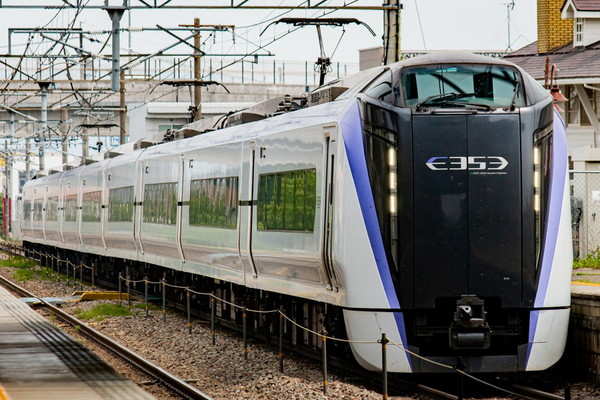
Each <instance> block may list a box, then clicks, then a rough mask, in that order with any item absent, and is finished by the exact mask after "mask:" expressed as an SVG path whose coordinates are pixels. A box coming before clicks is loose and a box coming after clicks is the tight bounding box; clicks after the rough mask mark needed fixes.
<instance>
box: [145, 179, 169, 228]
mask: <svg viewBox="0 0 600 400" xmlns="http://www.w3.org/2000/svg"><path fill="white" fill-rule="evenodd" d="M143 206H144V212H143V213H144V222H148V223H151V224H163V225H175V224H176V223H177V183H174V182H173V183H154V184H148V185H145V186H144V203H143Z"/></svg>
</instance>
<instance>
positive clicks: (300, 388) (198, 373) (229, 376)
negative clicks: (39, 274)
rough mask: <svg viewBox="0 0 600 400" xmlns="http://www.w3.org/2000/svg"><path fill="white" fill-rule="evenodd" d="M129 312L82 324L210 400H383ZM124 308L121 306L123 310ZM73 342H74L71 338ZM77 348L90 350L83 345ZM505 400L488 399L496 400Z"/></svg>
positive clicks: (269, 355) (255, 346) (294, 364)
mask: <svg viewBox="0 0 600 400" xmlns="http://www.w3.org/2000/svg"><path fill="white" fill-rule="evenodd" d="M13 272H14V269H13V268H9V267H3V268H0V274H2V275H3V276H5V277H7V278H9V279H10V278H12V275H13ZM17 283H18V284H19V285H20V286H22V287H24V288H25V289H27V290H29V291H31V292H33V293H35V294H37V295H38V296H41V297H59V298H65V297H68V296H70V294H71V293H72V292H73V291H75V290H79V284H77V285H76V286H67V284H66V282H65V281H62V282H56V281H41V280H29V281H26V282H17ZM84 290H92V288H91V287H89V286H88V287H84ZM103 302H110V303H115V302H114V301H89V302H77V303H67V304H65V305H63V306H62V308H63V309H65V310H67V311H69V312H71V313H73V312H75V311H79V310H86V309H91V308H93V307H94V306H96V305H98V304H101V303H103ZM132 304H133V306H134V307H133V308H132V313H133V315H132V316H126V317H112V318H108V319H105V320H102V321H99V322H89V321H88V322H87V323H88V324H90V325H91V326H93V327H94V328H96V329H98V330H99V331H101V332H102V333H104V334H105V335H107V336H109V337H111V338H113V339H115V340H117V341H118V342H120V343H121V344H123V345H125V346H127V347H128V348H130V349H131V350H133V351H134V352H137V353H138V354H140V355H142V356H143V357H145V358H146V359H148V360H149V361H151V362H153V363H155V364H157V365H159V366H160V367H162V368H164V369H165V370H167V371H169V372H171V373H172V374H174V375H176V376H178V377H179V378H181V379H184V380H186V381H189V382H191V383H193V384H194V385H196V386H197V387H198V388H199V389H200V390H201V391H203V392H205V393H207V394H209V395H210V396H212V397H213V398H214V399H215V400H232V399H235V400H237V399H239V400H259V399H286V400H287V399H298V400H300V399H302V400H304V399H306V400H312V399H353V400H354V399H360V400H368V399H382V394H381V392H380V389H379V388H377V387H374V386H373V385H371V386H370V387H368V388H367V387H364V386H362V385H361V384H359V383H357V382H360V381H361V379H357V378H356V377H352V378H344V377H342V376H338V375H336V374H334V373H331V372H330V373H329V376H328V388H327V394H324V393H323V390H322V379H323V378H322V372H321V368H320V365H319V364H318V363H311V362H308V361H304V360H303V359H301V358H298V357H294V356H287V358H286V359H285V369H284V372H283V373H281V372H279V363H278V357H277V350H276V349H275V348H272V347H269V346H266V345H263V344H261V343H253V342H250V344H249V353H248V359H247V360H244V354H243V342H242V338H241V336H239V335H237V334H235V333H230V332H226V331H222V330H218V331H217V334H216V344H215V345H214V346H213V345H212V339H211V332H210V324H209V323H207V322H206V321H202V320H198V319H194V320H193V324H192V333H191V334H190V333H189V331H188V325H187V319H186V317H185V316H183V315H182V314H181V313H178V312H169V313H168V314H167V320H166V322H164V321H163V315H162V312H161V310H160V309H154V310H151V311H150V315H149V316H148V317H146V316H145V311H144V309H143V303H142V302H136V301H134V302H132ZM124 305H125V306H126V303H125V302H124ZM136 305H137V307H136ZM40 312H44V311H43V310H41V311H40ZM73 334H74V335H75V336H76V335H77V333H76V332H73ZM81 340H82V341H84V343H85V344H86V345H89V343H88V341H87V340H85V339H81ZM89 347H91V348H92V350H94V351H95V352H96V353H97V354H98V355H99V356H101V357H102V358H104V359H105V360H106V361H107V362H108V363H109V364H111V365H113V367H114V368H115V369H117V370H118V371H119V372H120V373H122V374H123V375H124V376H126V377H127V378H128V379H130V380H132V381H134V382H136V383H138V384H139V385H140V386H142V387H143V388H144V389H145V390H147V391H148V392H149V393H151V394H153V395H154V396H155V397H156V398H157V399H165V400H170V399H173V398H176V397H173V396H172V395H170V394H168V393H167V392H165V391H164V389H162V388H159V387H156V385H153V384H152V383H151V382H147V381H146V380H147V379H148V378H146V377H144V376H143V375H141V374H140V373H139V372H137V371H135V370H133V368H131V367H129V366H127V365H125V364H124V363H123V362H121V361H118V360H116V359H115V357H113V356H111V355H110V354H106V352H105V351H103V350H97V346H92V345H90V346H89ZM598 395H600V392H597V391H595V389H593V388H590V387H589V386H587V385H581V387H580V388H579V389H576V390H574V393H573V396H572V398H573V399H581V400H584V399H591V398H597V397H595V396H598ZM588 396H592V397H588ZM388 398H389V399H394V400H399V399H410V398H411V397H402V396H389V397H388ZM413 398H414V397H413ZM503 398H504V397H494V399H503ZM490 399H492V398H490Z"/></svg>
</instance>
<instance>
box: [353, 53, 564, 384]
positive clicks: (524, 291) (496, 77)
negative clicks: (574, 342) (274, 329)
mask: <svg viewBox="0 0 600 400" xmlns="http://www.w3.org/2000/svg"><path fill="white" fill-rule="evenodd" d="M396 66H397V68H395V67H392V68H391V69H388V70H386V71H384V72H383V73H382V75H380V76H379V77H378V78H376V79H375V80H374V81H373V82H372V83H371V84H370V85H369V86H367V88H366V89H365V90H364V91H363V93H362V94H360V95H358V98H359V101H360V103H361V117H362V128H363V132H362V135H363V140H364V148H365V155H366V168H367V170H368V177H369V181H370V190H371V191H372V199H373V202H374V208H375V209H376V214H377V221H376V225H377V227H378V228H379V229H378V231H379V234H380V239H381V243H382V245H383V252H382V253H381V254H382V256H381V257H379V258H377V257H376V259H377V263H384V264H385V265H387V267H386V268H389V274H383V275H382V280H384V281H385V280H386V279H389V280H390V281H389V282H384V285H383V286H384V287H393V291H394V293H388V299H389V298H391V297H394V296H395V298H394V299H393V300H392V301H389V304H390V309H391V310H390V312H391V313H392V314H393V315H394V320H395V321H396V327H397V329H398V332H399V337H400V338H401V340H402V346H403V347H404V348H406V349H407V350H410V353H412V354H410V353H408V352H407V353H405V354H403V355H402V356H403V357H406V361H405V362H401V363H399V364H398V365H400V366H401V367H399V368H397V369H396V370H397V371H399V372H409V371H410V372H448V371H451V370H449V369H447V368H444V367H442V366H440V364H443V365H446V366H449V367H455V368H462V369H464V370H465V371H469V372H492V371H529V370H540V369H545V368H548V367H550V366H551V365H552V364H554V363H555V362H556V361H558V359H559V358H560V357H561V355H562V353H563V350H564V346H565V341H566V333H567V325H568V317H569V305H570V273H571V265H572V247H571V231H570V203H569V197H568V195H569V190H568V179H567V144H566V135H565V129H564V125H563V124H562V121H561V119H560V117H558V116H555V112H554V108H553V104H552V98H551V96H549V95H548V93H547V92H546V91H545V90H544V89H543V88H542V87H541V86H539V85H538V84H537V83H536V82H535V81H534V80H533V79H532V78H531V77H530V76H529V75H527V74H526V73H525V72H524V71H523V70H521V69H520V68H518V67H517V66H515V65H513V64H511V63H509V62H506V61H502V60H495V59H491V58H487V57H480V56H475V55H465V54H449V55H443V56H425V57H421V58H415V59H412V60H408V61H405V62H402V63H399V64H396ZM383 258H384V259H383ZM379 271H381V268H380V267H379ZM386 285H387V286H386ZM349 296H350V294H349ZM357 358H359V359H360V358H361V357H360V356H359V357H357ZM367 367H371V368H372V367H374V366H373V365H371V366H367ZM376 368H377V366H375V369H376Z"/></svg>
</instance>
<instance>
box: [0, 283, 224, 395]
mask: <svg viewBox="0 0 600 400" xmlns="http://www.w3.org/2000/svg"><path fill="white" fill-rule="evenodd" d="M0 284H2V285H4V286H6V287H8V288H10V289H11V290H13V291H15V292H17V293H19V294H20V295H22V296H24V297H34V298H37V299H38V300H40V301H41V302H42V304H43V305H44V306H45V307H46V308H47V309H48V310H50V311H51V312H52V313H53V314H54V315H56V317H57V318H59V319H60V320H62V321H63V322H66V323H67V324H69V325H71V326H78V327H79V328H78V332H79V333H81V334H83V335H85V336H86V337H88V338H90V339H91V340H93V341H94V342H96V343H97V344H99V345H101V346H102V347H104V348H105V349H107V350H109V351H111V352H112V353H113V354H116V355H117V356H118V357H120V358H122V359H123V360H125V361H126V362H127V363H128V364H130V365H133V366H134V367H135V368H137V369H138V370H140V371H141V372H142V373H144V374H146V375H148V376H150V377H151V378H153V379H155V380H157V381H158V382H159V383H160V384H163V385H164V386H166V387H167V388H168V389H169V390H170V391H172V392H175V393H177V395H179V396H182V397H183V398H187V399H192V400H212V398H211V397H210V396H209V395H207V394H206V393H203V392H201V391H200V390H198V389H197V388H195V387H194V386H191V385H189V384H188V383H186V382H184V381H183V380H181V379H179V378H177V377H176V376H174V375H172V374H171V373H169V372H167V371H165V370H164V369H162V368H161V367H159V366H157V365H155V364H153V363H151V362H150V361H148V360H146V359H145V358H143V357H141V356H140V355H138V354H136V353H135V352H133V351H131V350H129V349H128V348H126V347H123V346H122V345H120V344H119V343H117V342H116V341H114V340H112V339H111V338H109V337H108V336H106V335H104V334H102V333H100V332H98V331H97V330H95V329H93V328H91V327H90V326H88V325H87V324H86V323H84V322H82V321H80V320H78V319H77V318H75V317H73V316H71V315H70V314H68V313H66V312H65V311H63V310H61V309H59V308H58V307H56V306H53V305H52V304H50V303H48V302H46V301H45V300H44V299H42V298H39V297H37V296H36V295H35V294H33V293H30V292H29V291H27V290H25V289H23V288H22V287H20V286H18V285H17V284H15V283H13V282H11V281H10V280H8V279H6V278H4V277H2V276H0Z"/></svg>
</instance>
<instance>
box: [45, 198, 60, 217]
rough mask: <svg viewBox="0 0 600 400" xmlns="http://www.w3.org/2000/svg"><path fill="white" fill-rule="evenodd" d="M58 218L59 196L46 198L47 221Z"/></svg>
mask: <svg viewBox="0 0 600 400" xmlns="http://www.w3.org/2000/svg"><path fill="white" fill-rule="evenodd" d="M57 220H58V196H52V197H48V198H47V199H46V221H57Z"/></svg>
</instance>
